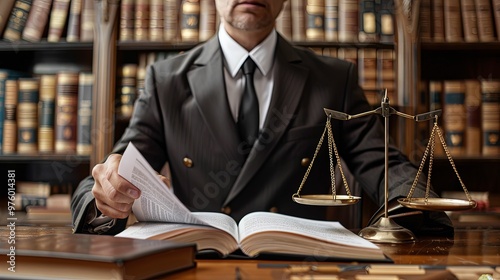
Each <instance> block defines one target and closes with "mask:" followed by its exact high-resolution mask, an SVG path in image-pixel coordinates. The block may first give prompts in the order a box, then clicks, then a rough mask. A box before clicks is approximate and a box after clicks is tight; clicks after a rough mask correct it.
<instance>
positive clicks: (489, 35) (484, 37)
mask: <svg viewBox="0 0 500 280" xmlns="http://www.w3.org/2000/svg"><path fill="white" fill-rule="evenodd" d="M475 2H476V12H477V26H478V31H479V41H481V42H492V41H495V29H494V27H493V13H492V10H491V5H490V4H491V1H490V0H475ZM497 32H498V31H497Z"/></svg>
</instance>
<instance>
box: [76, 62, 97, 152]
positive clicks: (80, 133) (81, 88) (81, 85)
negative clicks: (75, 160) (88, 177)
mask: <svg viewBox="0 0 500 280" xmlns="http://www.w3.org/2000/svg"><path fill="white" fill-rule="evenodd" d="M93 86H94V76H93V75H92V73H87V72H82V73H80V75H79V77H78V119H77V138H76V153H77V154H78V155H90V154H91V153H92V141H91V140H92V138H91V136H92V135H91V133H92V89H93Z"/></svg>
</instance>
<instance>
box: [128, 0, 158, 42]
mask: <svg viewBox="0 0 500 280" xmlns="http://www.w3.org/2000/svg"><path fill="white" fill-rule="evenodd" d="M134 8H135V6H134V0H122V1H121V2H120V35H119V36H120V37H119V39H120V41H133V40H134V25H135V23H134V20H135V19H134ZM165 20H166V19H165Z"/></svg>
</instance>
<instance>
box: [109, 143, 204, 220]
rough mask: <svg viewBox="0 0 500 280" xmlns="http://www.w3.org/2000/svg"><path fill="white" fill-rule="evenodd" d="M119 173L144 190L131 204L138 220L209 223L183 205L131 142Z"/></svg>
mask: <svg viewBox="0 0 500 280" xmlns="http://www.w3.org/2000/svg"><path fill="white" fill-rule="evenodd" d="M118 174H119V175H120V176H122V177H123V178H125V179H126V180H127V181H129V182H130V183H132V184H133V185H134V186H136V187H137V188H138V189H140V190H141V196H140V198H139V199H136V201H135V202H134V205H133V206H132V211H133V212H134V215H135V216H136V217H137V219H138V220H139V221H170V222H172V223H185V224H199V225H207V223H206V222H204V221H202V220H200V219H198V218H197V217H196V216H195V215H193V213H192V212H191V211H190V210H189V209H187V207H186V206H184V204H183V203H182V202H181V201H180V200H179V199H178V198H177V197H176V196H175V194H174V192H173V191H172V190H171V189H170V188H169V187H167V185H166V184H165V183H164V182H163V181H162V180H161V179H160V178H159V176H158V173H157V172H156V171H155V170H154V169H153V168H152V167H151V165H149V163H148V162H147V161H146V159H145V158H144V157H143V156H142V154H141V153H140V152H139V151H138V150H137V148H136V147H135V146H134V144H132V143H129V144H128V146H127V148H126V149H125V152H124V153H123V157H122V160H121V162H120V165H119V167H118Z"/></svg>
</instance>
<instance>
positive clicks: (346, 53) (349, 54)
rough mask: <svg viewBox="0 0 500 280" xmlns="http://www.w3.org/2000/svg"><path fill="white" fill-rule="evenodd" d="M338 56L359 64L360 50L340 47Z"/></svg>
mask: <svg viewBox="0 0 500 280" xmlns="http://www.w3.org/2000/svg"><path fill="white" fill-rule="evenodd" d="M337 57H338V58H340V59H343V60H345V61H349V62H351V63H354V64H358V50H357V49H356V48H339V49H338V50H337Z"/></svg>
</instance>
